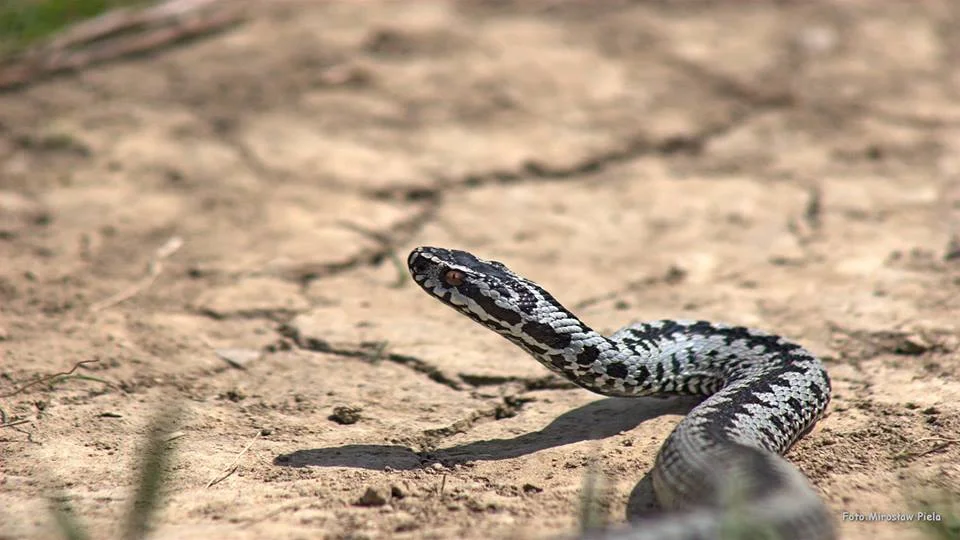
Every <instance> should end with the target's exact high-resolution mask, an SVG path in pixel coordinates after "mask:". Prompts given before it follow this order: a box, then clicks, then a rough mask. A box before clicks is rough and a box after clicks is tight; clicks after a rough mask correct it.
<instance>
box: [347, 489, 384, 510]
mask: <svg viewBox="0 0 960 540" xmlns="http://www.w3.org/2000/svg"><path fill="white" fill-rule="evenodd" d="M355 504H356V505H357V506H383V505H385V504H387V496H386V494H385V493H382V492H381V490H379V489H376V488H374V487H367V491H365V492H364V493H363V495H362V496H361V497H360V498H359V499H357V502H356V503H355Z"/></svg>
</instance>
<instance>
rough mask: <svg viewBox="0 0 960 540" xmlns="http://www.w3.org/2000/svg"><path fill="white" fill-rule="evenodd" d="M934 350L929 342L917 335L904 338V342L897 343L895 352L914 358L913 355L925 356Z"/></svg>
mask: <svg viewBox="0 0 960 540" xmlns="http://www.w3.org/2000/svg"><path fill="white" fill-rule="evenodd" d="M932 348H933V345H932V344H930V343H929V342H927V340H925V339H923V338H922V337H920V336H917V335H910V336H907V337H905V338H903V340H901V341H900V342H899V343H897V345H896V347H895V349H894V352H895V353H896V354H904V355H910V356H913V355H918V354H923V353H925V352H927V351H929V350H930V349H932Z"/></svg>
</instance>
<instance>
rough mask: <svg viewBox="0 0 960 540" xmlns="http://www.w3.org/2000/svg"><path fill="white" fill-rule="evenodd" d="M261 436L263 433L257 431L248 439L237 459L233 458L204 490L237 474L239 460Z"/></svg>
mask: <svg viewBox="0 0 960 540" xmlns="http://www.w3.org/2000/svg"><path fill="white" fill-rule="evenodd" d="M261 435H263V431H262V430H259V429H258V430H257V434H256V435H254V436H253V438H252V439H250V442H248V443H247V446H245V447H243V450H241V451H240V453H239V454H237V457H236V458H234V460H233V462H232V463H230V465H228V466H227V468H225V469H223V471H221V472H220V475H218V476H217V477H215V478H213V479H212V480H210V481H209V482H207V485H206V488H205V489H209V488H210V487H212V486H215V485H217V484H219V483H220V482H223V481H224V480H226V479H227V478H230V476H231V475H232V474H233V473H235V472H237V469H239V468H240V458H242V457H243V455H244V454H246V453H247V451H248V450H250V447H252V446H253V443H255V442H256V441H257V439H259V438H260V436H261Z"/></svg>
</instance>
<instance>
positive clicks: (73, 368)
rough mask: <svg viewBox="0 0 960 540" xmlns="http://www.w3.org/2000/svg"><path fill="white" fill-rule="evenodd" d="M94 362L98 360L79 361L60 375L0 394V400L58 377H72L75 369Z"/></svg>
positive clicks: (53, 375) (44, 378) (47, 377)
mask: <svg viewBox="0 0 960 540" xmlns="http://www.w3.org/2000/svg"><path fill="white" fill-rule="evenodd" d="M96 362H99V360H81V361H79V362H77V363H76V364H74V365H73V367H72V368H70V371H61V372H60V373H54V374H52V375H44V376H42V377H40V378H39V379H37V380H35V381H33V382H29V383H27V384H25V385H23V386H21V387H20V388H17V389H16V390H13V391H11V392H7V393H6V394H0V399H2V398H8V397H13V396H15V395H17V394H19V393H21V392H23V391H24V390H26V389H27V388H30V387H31V386H36V385H38V384H41V383H44V382H48V381H51V380H53V379H56V378H58V377H66V376H67V375H73V372H74V371H76V370H77V368H79V367H80V366H82V365H85V364H93V363H96Z"/></svg>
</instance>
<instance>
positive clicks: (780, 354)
mask: <svg viewBox="0 0 960 540" xmlns="http://www.w3.org/2000/svg"><path fill="white" fill-rule="evenodd" d="M407 265H408V267H409V270H410V273H411V275H412V277H413V279H414V280H415V281H416V282H417V284H418V285H420V287H421V288H422V289H423V290H425V291H426V292H427V293H429V294H430V295H431V296H433V297H434V298H436V299H438V300H440V301H441V302H443V303H445V304H447V305H448V306H451V307H453V308H454V309H456V310H457V311H459V312H460V313H461V314H463V315H465V316H467V317H469V318H470V319H473V320H474V321H476V322H478V323H480V324H481V325H483V326H485V327H487V328H489V329H491V330H493V331H494V332H496V333H498V334H500V335H501V336H503V337H505V338H507V339H508V340H510V341H511V342H513V343H514V344H515V345H517V346H518V347H520V348H521V349H523V350H524V351H526V352H528V353H529V354H530V355H532V356H533V357H534V358H535V359H536V360H537V361H539V362H540V363H541V364H543V365H544V366H546V367H547V368H549V369H550V370H552V371H554V372H556V373H559V374H560V375H562V376H564V377H566V378H567V379H569V380H570V381H572V382H573V383H575V384H577V385H578V386H581V387H583V388H585V389H587V390H591V391H593V392H596V393H598V394H603V395H606V396H621V397H633V396H660V395H671V394H686V395H704V396H708V397H706V399H704V400H703V401H702V402H701V403H700V404H699V405H697V406H696V407H695V408H693V410H691V411H690V412H689V413H688V414H687V415H686V416H685V417H684V418H683V420H681V421H680V423H679V424H678V425H677V426H676V428H675V429H674V430H673V432H671V433H670V435H669V436H668V437H667V439H666V441H665V442H664V443H663V445H662V446H661V448H660V450H659V452H658V453H657V457H656V461H655V463H654V466H653V469H652V471H651V473H650V475H651V480H652V484H653V490H654V494H655V496H656V499H657V501H658V503H659V505H660V506H661V508H662V509H663V513H662V514H658V515H657V516H655V517H654V518H652V519H650V520H644V521H641V522H639V523H636V524H634V525H633V526H632V527H631V528H629V529H627V530H623V531H619V532H613V533H610V536H609V537H610V538H632V539H636V540H644V539H651V540H653V539H659V540H681V539H682V540H694V539H704V540H707V539H711V540H712V539H717V538H769V537H772V538H780V539H793V538H797V539H809V540H827V539H832V538H834V537H835V530H834V526H833V522H832V519H831V517H830V515H829V513H828V510H827V507H826V505H825V504H824V503H823V501H822V500H821V499H820V498H819V497H818V496H817V494H816V492H815V491H814V489H813V488H812V487H811V486H810V484H809V483H808V482H807V480H806V478H805V477H804V476H803V475H802V474H801V473H800V472H799V471H798V470H797V469H796V468H794V467H793V466H792V465H791V464H790V463H789V462H788V461H786V460H785V459H784V458H783V457H782V454H783V453H784V452H786V451H787V449H789V448H790V446H791V445H792V444H793V443H794V442H796V441H797V440H798V439H799V438H800V437H802V436H803V435H804V434H805V433H806V432H808V431H809V430H810V429H811V428H812V427H813V425H814V423H815V422H816V421H817V420H819V419H820V418H821V416H822V415H823V413H824V411H825V410H826V407H827V404H828V403H829V401H830V379H829V378H828V376H827V373H826V371H825V370H824V367H823V365H822V364H821V362H820V360H818V359H817V358H816V357H815V356H814V355H813V354H811V353H810V352H808V351H807V350H805V349H804V348H802V347H801V346H800V345H797V344H795V343H792V342H790V341H787V340H786V339H784V338H782V337H780V336H777V335H773V334H768V333H766V332H762V331H759V330H755V329H751V328H745V327H741V326H731V325H726V324H720V323H713V322H706V321H686V320H669V319H668V320H659V321H651V322H641V323H636V324H633V325H630V326H627V327H625V328H623V329H620V330H618V331H617V332H615V333H613V334H612V335H610V336H609V337H607V336H603V335H601V334H599V333H598V332H596V331H594V330H592V329H591V328H590V327H589V326H587V325H586V324H584V323H583V322H582V321H581V320H580V319H578V318H577V317H576V315H574V314H573V313H571V312H570V310H568V309H566V308H565V307H563V305H561V304H560V303H559V302H558V301H557V300H555V299H554V297H553V296H552V295H550V293H548V292H547V291H545V290H544V289H543V288H542V287H540V286H539V285H537V284H536V283H534V282H533V281H530V280H528V279H526V278H524V277H521V276H519V275H517V274H516V273H514V272H512V271H511V270H510V269H508V268H507V267H506V266H504V265H503V264H502V263H499V262H496V261H488V260H484V259H481V258H478V257H476V256H474V255H472V254H470V253H467V252H465V251H457V250H453V249H443V248H435V247H418V248H416V249H414V250H413V251H412V252H411V253H410V255H409V257H408V259H407ZM767 533H773V536H769V535H767V536H764V535H765V534H767Z"/></svg>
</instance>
